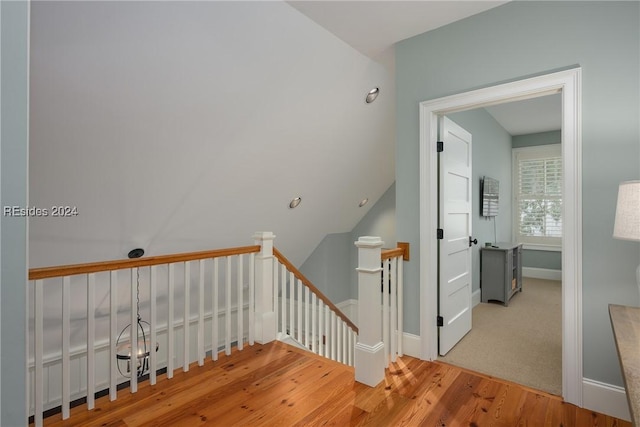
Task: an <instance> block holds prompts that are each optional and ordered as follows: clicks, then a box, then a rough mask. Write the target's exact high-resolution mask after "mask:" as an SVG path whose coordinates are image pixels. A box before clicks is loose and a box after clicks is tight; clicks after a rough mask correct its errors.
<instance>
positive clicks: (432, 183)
mask: <svg viewBox="0 0 640 427" xmlns="http://www.w3.org/2000/svg"><path fill="white" fill-rule="evenodd" d="M580 81H581V70H580V68H574V69H571V70H566V71H560V72H556V73H551V74H547V75H542V76H538V77H533V78H528V79H524V80H519V81H514V82H511V83H505V84H500V85H497V86H493V87H487V88H484V89H478V90H474V91H471V92H466V93H462V94H459V95H453V96H449V97H445V98H440V99H436V100H430V101H425V102H422V103H420V230H421V233H420V253H421V257H420V292H421V296H422V297H421V298H420V338H421V357H422V358H423V359H425V360H434V359H436V358H437V352H438V329H437V328H438V327H437V322H436V320H437V315H438V307H437V297H438V281H437V262H438V260H437V228H438V203H437V194H438V188H437V139H438V138H437V124H438V118H439V117H440V116H442V115H446V114H449V113H453V112H458V111H465V110H469V109H474V108H479V107H486V106H490V105H496V104H501V103H505V102H510V101H515V100H521V99H529V98H535V97H540V96H544V95H550V94H555V93H560V94H561V96H562V113H563V114H562V159H563V165H564V171H565V174H564V177H563V187H564V189H565V192H564V193H565V194H564V205H563V206H564V209H563V213H562V220H563V225H564V229H563V232H564V234H563V240H562V246H563V251H562V283H563V288H562V347H563V356H562V372H563V379H562V396H563V398H564V399H565V400H566V401H568V402H570V403H573V404H576V405H578V406H580V405H582V310H581V307H582V294H581V287H580V283H581V274H582V251H581V249H582V237H581V236H582V221H581V218H582V212H581V204H582V201H581V151H582V149H581V135H580V129H581V126H580V120H581V110H580Z"/></svg>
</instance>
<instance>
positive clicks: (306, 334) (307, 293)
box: [304, 286, 311, 348]
mask: <svg viewBox="0 0 640 427" xmlns="http://www.w3.org/2000/svg"><path fill="white" fill-rule="evenodd" d="M310 304H311V290H310V289H309V288H308V287H306V286H305V287H304V346H305V347H307V348H310V341H309V329H311V328H310V327H309V305H310Z"/></svg>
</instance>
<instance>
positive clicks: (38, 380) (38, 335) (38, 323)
mask: <svg viewBox="0 0 640 427" xmlns="http://www.w3.org/2000/svg"><path fill="white" fill-rule="evenodd" d="M34 300H35V301H34V309H33V316H34V322H35V324H34V344H33V348H34V353H35V354H34V358H33V359H34V365H35V381H34V407H35V413H34V423H35V425H36V426H37V427H40V426H42V412H43V410H44V407H43V402H44V399H43V397H44V390H43V384H44V381H43V379H44V375H43V373H44V366H43V363H42V359H43V357H42V356H43V351H42V346H43V338H44V314H43V313H44V312H43V308H42V306H43V300H44V289H43V282H42V280H36V281H35V289H34ZM5 392H6V391H5Z"/></svg>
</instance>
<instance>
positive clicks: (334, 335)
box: [331, 311, 338, 360]
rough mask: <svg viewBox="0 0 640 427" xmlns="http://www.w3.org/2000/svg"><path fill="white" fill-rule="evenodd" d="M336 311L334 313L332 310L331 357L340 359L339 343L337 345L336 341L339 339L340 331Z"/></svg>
mask: <svg viewBox="0 0 640 427" xmlns="http://www.w3.org/2000/svg"><path fill="white" fill-rule="evenodd" d="M336 322H337V320H336V313H334V312H333V311H331V359H332V360H338V354H337V350H338V349H337V345H336V341H338V333H337V326H336Z"/></svg>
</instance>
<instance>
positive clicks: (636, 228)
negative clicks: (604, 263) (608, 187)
mask: <svg viewBox="0 0 640 427" xmlns="http://www.w3.org/2000/svg"><path fill="white" fill-rule="evenodd" d="M613 237H614V239H622V240H632V241H640V181H625V182H621V183H620V187H619V188H618V204H617V205H616V222H615V225H614V226H613ZM636 283H637V285H638V291H639V292H640V265H638V268H637V269H636Z"/></svg>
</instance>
